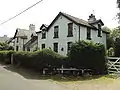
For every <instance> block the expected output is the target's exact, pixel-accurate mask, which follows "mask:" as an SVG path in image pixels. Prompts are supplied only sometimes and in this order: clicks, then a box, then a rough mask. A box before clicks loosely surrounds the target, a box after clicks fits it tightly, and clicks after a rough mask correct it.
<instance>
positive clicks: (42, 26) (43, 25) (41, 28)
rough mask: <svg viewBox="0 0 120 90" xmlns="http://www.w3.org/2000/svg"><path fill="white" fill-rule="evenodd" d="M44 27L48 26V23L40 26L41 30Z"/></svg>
mask: <svg viewBox="0 0 120 90" xmlns="http://www.w3.org/2000/svg"><path fill="white" fill-rule="evenodd" d="M43 27H45V28H47V27H48V25H46V24H42V26H41V27H40V30H41V29H42V28H43Z"/></svg>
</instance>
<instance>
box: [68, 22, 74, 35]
mask: <svg viewBox="0 0 120 90" xmlns="http://www.w3.org/2000/svg"><path fill="white" fill-rule="evenodd" d="M72 36H73V23H68V37H72Z"/></svg>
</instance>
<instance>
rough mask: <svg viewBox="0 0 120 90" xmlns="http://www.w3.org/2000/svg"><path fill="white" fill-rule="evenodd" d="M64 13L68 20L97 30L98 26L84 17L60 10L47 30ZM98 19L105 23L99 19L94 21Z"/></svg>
mask: <svg viewBox="0 0 120 90" xmlns="http://www.w3.org/2000/svg"><path fill="white" fill-rule="evenodd" d="M60 15H62V16H64V17H66V18H67V19H68V20H70V21H72V22H74V23H75V24H77V25H81V26H86V27H90V28H92V29H94V30H97V28H96V27H95V26H93V25H92V24H90V23H88V21H85V20H83V19H80V18H77V17H74V16H71V15H69V14H66V13H63V12H59V14H58V15H57V16H56V17H55V19H54V20H53V21H52V23H51V24H50V25H49V26H48V28H47V30H49V28H50V27H51V26H52V25H53V24H54V23H55V21H56V20H57V19H58V18H59V16H60ZM98 21H100V22H101V23H102V25H104V23H103V22H102V21H101V20H100V19H99V20H97V21H96V22H94V23H97V22H98ZM103 32H105V33H108V32H106V31H103Z"/></svg>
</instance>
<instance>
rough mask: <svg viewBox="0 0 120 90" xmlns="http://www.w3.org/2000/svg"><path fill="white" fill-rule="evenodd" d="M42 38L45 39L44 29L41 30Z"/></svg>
mask: <svg viewBox="0 0 120 90" xmlns="http://www.w3.org/2000/svg"><path fill="white" fill-rule="evenodd" d="M42 39H46V31H42Z"/></svg>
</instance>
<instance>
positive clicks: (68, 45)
mask: <svg viewBox="0 0 120 90" xmlns="http://www.w3.org/2000/svg"><path fill="white" fill-rule="evenodd" d="M71 45H72V42H68V43H67V47H68V52H69V51H70V48H71Z"/></svg>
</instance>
